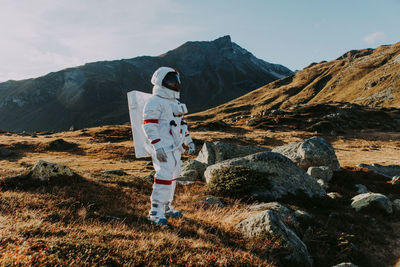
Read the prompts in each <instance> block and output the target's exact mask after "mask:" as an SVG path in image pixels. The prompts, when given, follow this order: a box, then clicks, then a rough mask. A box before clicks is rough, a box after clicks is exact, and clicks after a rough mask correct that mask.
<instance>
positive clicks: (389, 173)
mask: <svg viewBox="0 0 400 267" xmlns="http://www.w3.org/2000/svg"><path fill="white" fill-rule="evenodd" d="M357 167H360V168H367V169H369V170H371V171H372V172H374V173H377V174H380V175H383V176H385V177H388V178H392V177H393V176H398V175H400V165H387V166H383V165H380V164H377V163H373V164H371V165H369V164H364V163H361V164H358V165H357Z"/></svg>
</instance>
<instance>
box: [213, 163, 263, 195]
mask: <svg viewBox="0 0 400 267" xmlns="http://www.w3.org/2000/svg"><path fill="white" fill-rule="evenodd" d="M268 175H269V174H268V173H264V172H259V171H255V170H252V169H250V168H247V167H244V166H231V167H225V168H221V169H219V170H215V171H214V172H213V173H212V176H211V180H210V182H209V183H208V185H207V190H208V191H210V193H212V194H215V195H220V196H230V197H246V196H250V194H251V193H252V192H254V191H260V190H268V189H270V188H271V186H270V184H269V182H268V180H267V179H266V177H267V176H268Z"/></svg>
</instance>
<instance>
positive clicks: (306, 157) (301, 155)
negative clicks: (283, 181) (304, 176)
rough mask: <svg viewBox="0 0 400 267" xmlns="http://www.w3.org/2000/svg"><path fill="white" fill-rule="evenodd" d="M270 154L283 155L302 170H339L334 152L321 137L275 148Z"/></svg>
mask: <svg viewBox="0 0 400 267" xmlns="http://www.w3.org/2000/svg"><path fill="white" fill-rule="evenodd" d="M272 152H276V153H280V154H282V155H285V156H286V157H288V158H289V159H291V160H292V161H293V162H294V163H296V164H297V165H299V166H300V167H302V168H303V169H308V168H309V167H313V166H329V167H330V168H331V169H332V170H333V171H337V170H339V169H340V164H339V161H338V159H337V157H336V154H335V150H334V149H333V147H332V146H331V145H330V144H329V143H328V142H326V141H325V139H323V138H321V137H316V136H314V137H312V138H310V139H307V140H305V141H303V142H297V143H291V144H288V145H284V146H280V147H276V148H274V149H273V150H272Z"/></svg>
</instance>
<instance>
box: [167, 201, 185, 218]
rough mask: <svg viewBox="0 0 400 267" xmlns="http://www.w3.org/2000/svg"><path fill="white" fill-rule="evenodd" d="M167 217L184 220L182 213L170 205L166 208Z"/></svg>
mask: <svg viewBox="0 0 400 267" xmlns="http://www.w3.org/2000/svg"><path fill="white" fill-rule="evenodd" d="M165 217H167V218H182V217H183V215H182V212H180V211H179V210H175V209H174V208H173V207H172V206H171V205H170V204H169V205H166V206H165Z"/></svg>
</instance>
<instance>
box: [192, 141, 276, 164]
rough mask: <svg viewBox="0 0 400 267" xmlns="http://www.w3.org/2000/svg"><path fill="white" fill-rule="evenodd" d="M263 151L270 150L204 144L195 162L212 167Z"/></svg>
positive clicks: (214, 143) (222, 143)
mask: <svg viewBox="0 0 400 267" xmlns="http://www.w3.org/2000/svg"><path fill="white" fill-rule="evenodd" d="M263 151H270V149H268V148H262V147H257V146H237V145H233V144H228V143H224V142H213V143H209V142H205V143H204V145H203V147H202V149H201V150H200V153H199V155H198V156H197V158H196V160H197V161H200V162H202V163H205V164H207V165H212V164H215V163H218V162H221V161H224V160H227V159H233V158H238V157H244V156H247V155H251V154H255V153H258V152H263Z"/></svg>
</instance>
